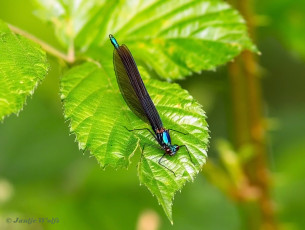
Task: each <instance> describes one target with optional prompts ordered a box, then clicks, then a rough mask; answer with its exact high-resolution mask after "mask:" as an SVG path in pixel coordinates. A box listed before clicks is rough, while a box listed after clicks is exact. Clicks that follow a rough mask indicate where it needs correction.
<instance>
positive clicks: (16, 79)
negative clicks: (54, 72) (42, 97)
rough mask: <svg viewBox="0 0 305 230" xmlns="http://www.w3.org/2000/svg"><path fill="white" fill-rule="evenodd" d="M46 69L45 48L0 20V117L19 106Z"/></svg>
mask: <svg viewBox="0 0 305 230" xmlns="http://www.w3.org/2000/svg"><path fill="white" fill-rule="evenodd" d="M47 69H48V64H47V59H46V54H45V52H43V51H42V50H41V49H40V47H39V46H38V45H36V44H34V43H32V42H30V41H29V40H27V39H25V38H23V37H21V36H19V35H15V34H13V33H12V32H11V31H10V30H9V28H8V27H7V25H6V24H5V23H3V22H1V21H0V121H2V120H3V119H4V117H5V116H8V115H10V114H11V113H18V112H19V111H20V110H21V109H22V107H23V105H24V104H25V101H26V97H27V96H28V95H31V94H33V92H34V89H35V88H36V86H37V85H38V83H39V82H40V81H41V80H42V79H43V78H44V77H45V75H46V73H47Z"/></svg>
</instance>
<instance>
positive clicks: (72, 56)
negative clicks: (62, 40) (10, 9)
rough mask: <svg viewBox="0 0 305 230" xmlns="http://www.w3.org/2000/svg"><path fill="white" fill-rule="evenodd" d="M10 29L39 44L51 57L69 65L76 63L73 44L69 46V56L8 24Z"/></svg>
mask: <svg viewBox="0 0 305 230" xmlns="http://www.w3.org/2000/svg"><path fill="white" fill-rule="evenodd" d="M8 27H9V28H10V29H11V30H12V31H13V32H14V33H16V34H20V35H22V36H24V37H26V38H28V39H30V40H32V41H33V42H35V43H37V44H39V45H40V46H41V48H42V49H44V50H45V51H46V52H47V53H49V54H50V55H52V56H54V57H57V58H60V59H62V60H64V61H66V62H67V63H73V62H75V52H74V45H73V44H71V45H70V46H69V50H68V54H65V53H63V52H61V51H59V50H58V49H56V48H54V47H53V46H51V45H49V44H47V43H46V42H44V41H42V40H41V39H39V38H37V37H35V36H34V35H32V34H30V33H28V32H26V31H24V30H22V29H20V28H18V27H16V26H13V25H10V24H8Z"/></svg>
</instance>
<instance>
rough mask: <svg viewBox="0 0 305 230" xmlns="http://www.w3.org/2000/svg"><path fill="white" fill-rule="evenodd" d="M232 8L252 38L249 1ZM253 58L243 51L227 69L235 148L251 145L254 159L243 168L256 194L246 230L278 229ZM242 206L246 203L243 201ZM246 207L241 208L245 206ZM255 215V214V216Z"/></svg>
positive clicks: (259, 93)
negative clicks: (243, 20)
mask: <svg viewBox="0 0 305 230" xmlns="http://www.w3.org/2000/svg"><path fill="white" fill-rule="evenodd" d="M235 5H236V7H237V8H238V9H239V11H240V12H241V13H242V14H243V16H244V18H245V19H246V21H247V23H248V28H249V32H250V35H251V36H252V38H254V35H255V26H254V23H253V18H254V14H253V12H252V6H253V2H252V0H237V1H235ZM257 65H258V64H257V58H256V56H255V54H253V53H251V52H250V51H245V52H243V53H242V54H241V56H240V57H239V58H237V60H236V62H235V63H233V64H231V66H230V68H229V77H230V82H231V88H232V101H233V116H234V126H235V127H234V134H235V137H234V139H235V147H236V149H239V148H241V147H242V146H243V145H244V144H249V143H250V144H251V146H252V147H253V151H254V156H253V158H252V159H251V160H250V162H248V164H247V165H245V167H244V170H245V172H246V175H247V177H248V180H249V183H250V184H251V186H255V187H256V188H258V189H259V191H260V196H259V197H258V200H257V207H255V206H256V205H253V203H251V204H250V203H249V204H250V208H249V207H248V208H246V209H244V210H245V211H246V212H247V211H248V212H249V213H248V219H249V220H248V221H249V222H248V223H249V224H250V225H252V226H248V229H261V230H263V229H264V230H275V229H278V226H277V223H276V220H275V214H274V208H273V205H272V201H271V197H270V179H269V170H268V165H267V159H266V152H267V151H266V141H265V127H264V122H263V116H262V97H261V85H260V81H259V76H258V71H257ZM245 202H246V201H245ZM245 205H247V204H242V206H245ZM257 212H259V213H257Z"/></svg>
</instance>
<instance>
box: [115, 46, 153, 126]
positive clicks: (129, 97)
mask: <svg viewBox="0 0 305 230" xmlns="http://www.w3.org/2000/svg"><path fill="white" fill-rule="evenodd" d="M113 65H114V71H115V74H116V79H117V82H118V85H119V88H120V91H121V93H122V95H123V98H124V100H125V102H126V104H127V105H128V107H129V108H130V109H131V111H132V112H134V113H135V114H136V115H137V116H138V117H139V118H141V119H142V120H143V121H144V122H147V123H149V121H148V119H147V117H146V115H145V111H144V110H143V107H142V105H141V103H140V101H139V98H138V97H137V95H136V93H135V91H134V89H133V87H132V85H131V84H130V80H129V77H128V75H127V72H126V70H125V67H124V65H123V63H122V60H121V58H120V56H119V54H118V52H117V50H116V49H114V51H113Z"/></svg>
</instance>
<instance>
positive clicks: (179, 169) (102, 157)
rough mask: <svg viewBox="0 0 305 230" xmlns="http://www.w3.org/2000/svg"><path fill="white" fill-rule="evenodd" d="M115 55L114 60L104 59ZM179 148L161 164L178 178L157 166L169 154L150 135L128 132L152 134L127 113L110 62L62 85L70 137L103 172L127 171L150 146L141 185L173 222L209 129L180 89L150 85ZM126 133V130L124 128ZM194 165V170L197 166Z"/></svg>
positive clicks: (83, 69)
mask: <svg viewBox="0 0 305 230" xmlns="http://www.w3.org/2000/svg"><path fill="white" fill-rule="evenodd" d="M104 55H110V54H104ZM144 82H145V85H146V86H147V90H148V92H149V93H150V95H151V97H152V100H153V101H154V103H155V105H156V108H157V110H158V111H159V113H160V116H161V119H162V120H163V123H164V125H165V127H166V128H170V129H175V130H178V131H181V132H184V133H187V135H183V134H180V133H175V132H173V131H172V132H171V137H172V142H173V143H174V144H179V145H186V146H187V147H188V149H189V152H190V155H191V158H192V159H190V157H189V155H188V154H187V152H186V150H185V148H181V149H180V150H179V151H178V153H177V155H175V156H173V157H169V156H166V157H164V159H163V160H162V163H163V164H164V165H165V166H166V167H168V168H169V169H171V170H173V171H174V172H175V174H176V176H175V175H174V174H173V173H172V172H171V171H170V170H168V169H166V168H165V167H163V166H161V165H160V164H158V160H159V159H160V157H161V156H162V155H163V153H164V151H163V150H160V149H159V148H158V144H157V142H156V141H155V140H154V138H153V137H152V136H151V134H150V133H149V132H148V131H147V130H141V131H134V132H129V131H128V130H127V129H126V128H128V129H135V128H150V127H149V125H148V124H146V123H144V122H143V121H142V120H141V119H139V118H138V117H137V116H136V115H135V114H133V112H132V111H131V110H130V109H129V108H128V106H127V105H126V103H125V101H124V100H123V97H122V95H121V94H120V91H119V88H118V86H117V82H116V79H115V75H114V71H113V65H112V61H111V57H109V59H108V61H105V62H102V63H101V65H99V64H94V63H85V64H82V65H80V66H77V67H74V68H72V69H71V70H69V71H68V72H67V73H66V74H65V75H64V76H63V78H62V80H61V97H62V99H63V102H64V108H65V118H66V119H68V120H70V129H71V132H72V133H74V134H75V135H76V139H77V141H78V143H79V147H80V148H81V149H82V150H90V153H91V154H92V155H94V156H95V157H96V159H97V160H98V162H99V163H100V164H101V166H102V167H106V166H107V165H111V166H113V167H127V166H128V165H129V164H130V160H131V157H132V156H133V154H134V153H135V151H136V150H137V149H139V150H141V147H143V146H144V145H145V148H144V152H143V154H142V155H141V161H140V163H139V164H138V174H139V178H140V181H141V183H143V184H145V185H146V186H147V187H148V189H149V190H150V191H151V192H152V194H153V195H155V196H156V197H157V199H158V201H159V203H160V204H161V205H162V207H163V209H164V210H165V213H166V214H167V216H168V218H169V219H170V221H172V209H171V207H172V200H173V197H174V194H175V192H176V191H178V190H181V188H182V187H183V185H184V184H185V183H186V181H191V180H193V179H194V177H195V176H196V174H197V173H198V172H199V171H200V169H201V167H202V165H203V164H204V163H205V159H206V150H207V145H208V128H207V123H206V121H205V114H204V112H203V110H202V109H201V106H200V105H199V104H198V103H197V102H196V101H195V100H194V99H193V98H192V97H191V96H190V95H189V94H188V92H187V91H185V90H183V89H181V87H180V86H179V85H177V84H170V83H167V82H161V81H158V80H152V79H145V80H144ZM125 127H126V128H125ZM192 161H193V162H194V164H193V163H192Z"/></svg>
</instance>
